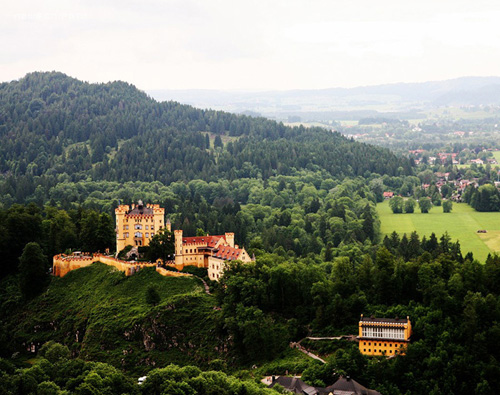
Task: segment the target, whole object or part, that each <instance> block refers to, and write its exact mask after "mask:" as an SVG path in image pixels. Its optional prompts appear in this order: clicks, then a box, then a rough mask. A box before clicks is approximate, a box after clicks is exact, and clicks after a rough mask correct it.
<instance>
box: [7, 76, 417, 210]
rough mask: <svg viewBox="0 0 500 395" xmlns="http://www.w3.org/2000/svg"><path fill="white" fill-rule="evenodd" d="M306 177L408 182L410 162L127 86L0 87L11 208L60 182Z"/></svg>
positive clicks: (63, 79)
mask: <svg viewBox="0 0 500 395" xmlns="http://www.w3.org/2000/svg"><path fill="white" fill-rule="evenodd" d="M218 135H219V136H222V141H221V139H217V136H218ZM214 137H215V140H214ZM214 143H215V144H214ZM221 145H222V147H221ZM301 169H308V170H314V171H323V172H325V173H327V174H329V175H330V176H333V177H335V178H343V177H345V176H356V175H364V174H367V173H379V174H389V175H395V174H398V173H403V174H407V173H409V172H411V168H410V164H409V162H408V161H407V160H405V159H403V158H398V157H396V156H395V155H393V154H392V153H390V152H389V151H387V150H384V149H381V148H378V147H373V146H369V145H365V144H360V143H357V142H354V141H350V140H347V139H345V138H344V137H342V136H341V135H340V134H338V133H331V132H328V131H325V130H323V129H316V128H315V129H305V128H289V127H285V126H284V125H283V124H279V123H276V122H273V121H269V120H266V119H264V118H250V117H246V116H241V115H233V114H230V113H225V112H220V111H212V110H201V109H196V108H193V107H190V106H187V105H181V104H179V103H176V102H162V103H160V102H157V101H155V100H154V99H152V98H150V97H148V96H147V95H146V94H145V93H144V92H141V91H139V90H138V89H136V88H135V87H134V86H132V85H130V84H127V83H124V82H112V83H107V84H89V83H85V82H81V81H78V80H76V79H74V78H71V77H68V76H66V75H64V74H62V73H57V72H51V73H39V72H37V73H31V74H28V75H26V76H25V77H24V78H22V79H21V80H19V81H13V82H10V83H3V84H1V85H0V172H1V174H2V179H0V192H1V193H2V194H10V195H11V196H12V197H13V198H14V200H15V201H22V200H23V199H24V198H25V197H26V196H29V195H32V194H33V193H34V191H35V189H36V187H37V186H40V188H42V190H44V189H47V188H50V187H51V186H53V185H54V184H55V183H57V180H67V181H70V180H71V181H79V180H86V179H87V180H88V179H89V178H92V179H94V180H109V181H135V180H141V181H153V180H158V181H161V182H162V183H170V182H173V181H177V180H192V179H203V180H206V181H211V180H215V179H221V178H228V179H234V178H237V177H255V178H261V177H262V178H264V179H266V178H268V177H270V176H273V175H277V174H283V175H290V174H293V173H294V172H295V171H296V170H301Z"/></svg>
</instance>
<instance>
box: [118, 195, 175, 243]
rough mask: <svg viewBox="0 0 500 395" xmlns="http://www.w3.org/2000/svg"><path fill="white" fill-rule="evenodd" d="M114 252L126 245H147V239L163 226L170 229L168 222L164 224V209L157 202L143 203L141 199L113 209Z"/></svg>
mask: <svg viewBox="0 0 500 395" xmlns="http://www.w3.org/2000/svg"><path fill="white" fill-rule="evenodd" d="M115 215H116V252H120V251H121V250H123V249H124V248H125V247H126V246H128V245H131V246H137V247H140V246H147V245H149V241H150V240H151V238H152V237H153V236H154V235H155V233H156V232H158V231H159V230H160V229H163V228H164V227H165V226H166V227H167V229H168V230H169V231H170V229H169V228H170V223H167V224H165V209H164V208H161V207H160V205H159V204H147V205H144V204H143V203H142V201H141V200H139V201H138V202H137V204H132V207H130V206H129V205H127V204H122V205H120V206H118V207H117V208H116V209H115Z"/></svg>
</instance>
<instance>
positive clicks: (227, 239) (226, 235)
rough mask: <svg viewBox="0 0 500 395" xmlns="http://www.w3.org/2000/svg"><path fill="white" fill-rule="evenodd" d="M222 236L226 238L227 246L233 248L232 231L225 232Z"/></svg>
mask: <svg viewBox="0 0 500 395" xmlns="http://www.w3.org/2000/svg"><path fill="white" fill-rule="evenodd" d="M224 238H225V239H226V242H227V244H228V245H229V247H233V248H234V233H233V232H230V233H229V232H228V233H225V234H224Z"/></svg>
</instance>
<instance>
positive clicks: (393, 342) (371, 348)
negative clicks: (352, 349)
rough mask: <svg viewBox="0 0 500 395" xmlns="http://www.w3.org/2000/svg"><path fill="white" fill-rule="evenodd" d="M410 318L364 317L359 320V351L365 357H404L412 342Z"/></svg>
mask: <svg viewBox="0 0 500 395" xmlns="http://www.w3.org/2000/svg"><path fill="white" fill-rule="evenodd" d="M410 337H411V322H410V318H409V317H406V318H375V317H373V316H372V317H363V315H361V319H360V320H359V336H358V339H359V351H360V352H361V354H364V355H370V356H374V355H385V356H394V355H403V354H404V353H405V351H406V347H407V345H408V343H409V342H410Z"/></svg>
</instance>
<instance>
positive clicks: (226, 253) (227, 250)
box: [214, 246, 243, 261]
mask: <svg viewBox="0 0 500 395" xmlns="http://www.w3.org/2000/svg"><path fill="white" fill-rule="evenodd" d="M242 251H243V250H242V249H240V248H233V247H226V246H224V247H219V250H218V251H217V252H216V253H215V254H214V256H215V257H217V258H220V259H224V260H226V261H234V260H236V259H238V258H239V256H240V254H241V252H242Z"/></svg>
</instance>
